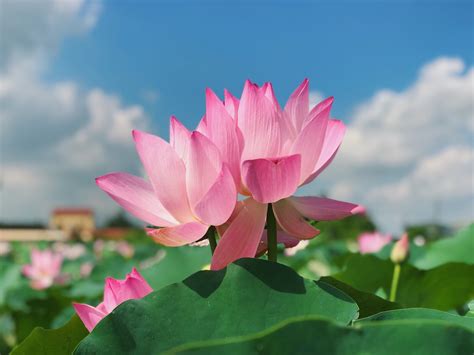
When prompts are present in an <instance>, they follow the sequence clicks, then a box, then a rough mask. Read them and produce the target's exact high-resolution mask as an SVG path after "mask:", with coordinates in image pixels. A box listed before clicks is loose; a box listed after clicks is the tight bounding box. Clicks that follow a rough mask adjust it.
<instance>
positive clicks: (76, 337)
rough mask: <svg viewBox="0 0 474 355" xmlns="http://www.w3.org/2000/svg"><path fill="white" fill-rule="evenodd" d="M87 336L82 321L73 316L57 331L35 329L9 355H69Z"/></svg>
mask: <svg viewBox="0 0 474 355" xmlns="http://www.w3.org/2000/svg"><path fill="white" fill-rule="evenodd" d="M86 335H87V329H86V328H85V327H84V325H83V324H82V321H81V320H80V319H79V317H77V316H76V315H74V316H73V317H72V318H71V320H70V321H69V322H68V323H66V324H65V325H64V326H63V327H61V328H58V329H44V328H39V327H37V328H35V329H34V330H33V331H32V332H31V334H30V335H28V337H26V338H25V340H23V342H22V343H21V344H19V345H18V346H17V347H15V349H13V351H12V353H11V355H22V354H25V355H30V354H36V355H43V354H44V355H64V354H71V353H72V352H73V350H74V348H75V347H76V346H77V344H78V343H79V342H80V341H81V340H82V339H83V338H84V337H85V336H86Z"/></svg>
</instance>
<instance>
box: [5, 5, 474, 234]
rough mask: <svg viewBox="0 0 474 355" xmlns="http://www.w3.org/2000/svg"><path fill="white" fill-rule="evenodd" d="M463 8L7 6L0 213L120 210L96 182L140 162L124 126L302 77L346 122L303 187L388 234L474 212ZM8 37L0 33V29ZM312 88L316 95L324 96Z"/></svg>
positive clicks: (468, 29) (467, 24)
mask: <svg viewBox="0 0 474 355" xmlns="http://www.w3.org/2000/svg"><path fill="white" fill-rule="evenodd" d="M473 10H474V9H473V5H472V2H468V1H465V2H459V1H416V2H412V1H401V2H393V1H358V2H356V1H345V2H340V1H337V2H314V3H310V2H303V1H289V0H288V1H285V2H283V1H275V2H269V1H254V2H252V3H251V2H249V1H245V2H231V1H225V2H224V3H221V4H219V3H217V1H201V2H199V3H198V4H197V3H196V2H190V1H189V2H186V1H175V2H171V1H168V2H164V1H126V0H121V1H107V0H105V1H100V0H68V1H61V0H41V1H15V0H4V1H3V2H2V21H1V22H0V31H1V32H2V41H0V52H1V53H2V56H0V117H1V118H2V130H1V132H0V133H1V139H0V148H1V150H0V153H1V154H0V158H1V169H0V202H1V204H0V220H5V221H25V220H37V221H46V220H47V218H48V215H49V213H50V211H51V210H52V209H54V208H56V207H62V206H85V207H92V208H94V209H95V210H96V211H97V217H98V220H99V221H104V220H105V218H107V217H108V216H110V215H111V214H113V213H116V212H117V210H118V207H117V205H115V204H114V203H113V202H112V201H110V199H108V198H107V196H105V195H104V194H103V193H102V192H101V191H100V190H99V189H98V188H97V187H96V186H95V184H94V178H95V177H96V176H99V175H103V174H105V173H108V172H111V171H127V172H131V173H135V174H143V170H142V168H141V167H140V164H139V161H138V159H137V156H136V153H135V149H134V147H133V142H132V139H131V135H130V132H131V130H132V129H142V130H148V131H151V132H154V133H157V134H159V135H161V136H164V137H165V138H167V137H168V120H169V117H170V115H172V114H174V115H176V116H177V117H178V118H179V119H181V120H182V121H183V122H184V123H185V124H186V125H187V126H188V127H189V128H194V127H195V125H196V124H197V122H198V120H199V119H200V118H201V116H202V115H203V113H204V90H205V88H206V87H211V88H212V89H214V90H215V91H216V92H217V93H218V94H222V91H223V89H224V88H228V89H230V90H231V91H232V92H233V93H234V94H235V95H240V92H241V89H242V86H243V83H244V81H245V80H246V79H247V78H249V79H251V80H253V81H256V82H258V83H262V82H264V81H271V82H272V83H273V84H274V88H275V90H276V94H277V97H278V98H279V100H280V102H281V103H282V104H284V102H285V101H286V98H287V97H288V95H289V94H290V93H291V92H292V90H293V89H294V88H295V87H296V86H297V85H298V84H299V83H300V82H301V81H302V80H303V79H304V78H305V77H307V78H309V79H310V80H311V90H312V97H314V98H321V95H322V94H324V95H325V96H330V95H333V96H334V97H335V99H336V101H335V105H334V106H333V116H334V117H336V118H339V119H342V120H343V121H344V122H345V123H346V124H347V134H346V137H345V139H344V142H343V144H342V147H341V149H340V150H339V152H338V156H337V157H336V159H335V160H334V162H333V163H332V164H331V166H330V167H329V168H328V169H326V171H325V172H324V173H323V174H322V175H321V176H320V177H318V179H316V181H314V182H313V183H312V184H310V185H308V186H305V187H304V188H302V189H300V191H299V192H298V193H299V194H310V195H318V194H321V193H325V194H328V195H329V196H330V197H333V198H336V199H341V200H346V201H351V202H356V203H361V204H364V205H365V206H366V207H367V208H368V211H369V213H370V214H371V215H372V216H373V217H374V218H375V220H376V222H377V223H378V225H379V227H380V229H381V230H383V231H389V232H394V233H400V232H401V231H402V229H403V227H404V226H405V225H407V224H412V223H424V222H432V221H433V220H439V221H441V222H443V223H449V224H452V225H454V226H461V225H465V224H466V223H468V222H470V221H472V220H474V191H473V187H472V181H473V180H472V179H473V178H474V176H473V171H472V166H474V155H473V151H474V107H473V102H474V89H473V82H474V66H473V53H474V47H473V43H474V41H473V36H474V28H473V22H474V19H473V16H474V15H473V13H474V11H473ZM4 33H5V34H6V35H5V36H3V34H4ZM321 93H322V94H321Z"/></svg>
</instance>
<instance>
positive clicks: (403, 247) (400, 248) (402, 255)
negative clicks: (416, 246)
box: [390, 233, 410, 264]
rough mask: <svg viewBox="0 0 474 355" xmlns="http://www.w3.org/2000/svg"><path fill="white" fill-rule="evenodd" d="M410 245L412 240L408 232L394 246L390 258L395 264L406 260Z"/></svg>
mask: <svg viewBox="0 0 474 355" xmlns="http://www.w3.org/2000/svg"><path fill="white" fill-rule="evenodd" d="M409 247H410V241H409V239H408V234H407V233H405V234H403V235H402V237H401V238H400V239H399V240H398V241H397V242H396V243H395V245H394V246H393V248H392V253H391V254H390V259H391V260H392V262H393V263H395V264H400V263H402V262H404V261H405V259H406V258H407V256H408V249H409Z"/></svg>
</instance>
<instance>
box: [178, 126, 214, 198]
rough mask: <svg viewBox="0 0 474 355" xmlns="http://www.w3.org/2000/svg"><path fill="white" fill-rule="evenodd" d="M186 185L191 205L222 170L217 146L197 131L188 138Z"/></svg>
mask: <svg viewBox="0 0 474 355" xmlns="http://www.w3.org/2000/svg"><path fill="white" fill-rule="evenodd" d="M189 142H190V144H189V152H188V153H189V154H188V159H187V162H188V165H187V166H186V186H187V191H188V196H189V203H190V204H191V206H193V207H194V206H196V204H197V203H199V202H200V201H201V199H202V198H203V197H204V196H205V195H206V194H207V192H208V191H209V190H210V188H211V187H212V185H214V183H215V182H216V180H217V178H218V177H219V175H220V173H221V171H222V160H221V157H220V153H219V150H218V149H217V147H216V146H215V145H214V144H213V143H212V142H211V141H210V140H209V138H207V137H206V136H204V135H202V134H201V133H199V132H193V133H192V134H191V137H190V140H189Z"/></svg>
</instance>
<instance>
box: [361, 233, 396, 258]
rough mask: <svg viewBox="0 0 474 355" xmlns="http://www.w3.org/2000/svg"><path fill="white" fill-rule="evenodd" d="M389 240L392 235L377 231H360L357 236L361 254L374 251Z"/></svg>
mask: <svg viewBox="0 0 474 355" xmlns="http://www.w3.org/2000/svg"><path fill="white" fill-rule="evenodd" d="M391 241H392V236H391V235H390V234H382V233H379V232H370V233H369V232H367V233H362V234H361V235H359V236H358V237H357V242H358V244H359V252H360V253H361V254H369V253H376V252H378V251H379V250H381V249H382V248H383V247H384V246H385V245H387V244H388V243H390V242H391Z"/></svg>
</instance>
